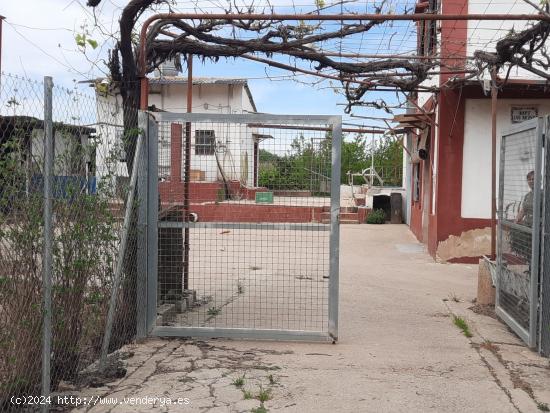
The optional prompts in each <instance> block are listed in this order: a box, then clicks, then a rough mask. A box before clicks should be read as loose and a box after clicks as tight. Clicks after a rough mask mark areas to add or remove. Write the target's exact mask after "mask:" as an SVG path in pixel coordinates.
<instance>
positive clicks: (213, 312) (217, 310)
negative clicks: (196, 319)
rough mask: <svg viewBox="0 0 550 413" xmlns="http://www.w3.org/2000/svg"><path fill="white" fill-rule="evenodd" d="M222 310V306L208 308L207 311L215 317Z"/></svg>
mask: <svg viewBox="0 0 550 413" xmlns="http://www.w3.org/2000/svg"><path fill="white" fill-rule="evenodd" d="M221 312H222V310H221V308H216V307H210V308H209V309H208V311H207V312H206V314H208V315H209V316H212V317H215V316H217V315H219V314H221Z"/></svg>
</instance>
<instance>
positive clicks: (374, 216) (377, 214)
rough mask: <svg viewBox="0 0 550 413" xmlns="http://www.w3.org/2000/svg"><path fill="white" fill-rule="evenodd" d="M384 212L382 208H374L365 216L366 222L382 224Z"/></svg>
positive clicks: (384, 220)
mask: <svg viewBox="0 0 550 413" xmlns="http://www.w3.org/2000/svg"><path fill="white" fill-rule="evenodd" d="M385 222H386V213H385V212H384V210H383V209H375V210H374V211H372V212H371V213H370V214H369V215H368V216H367V224H384V223H385Z"/></svg>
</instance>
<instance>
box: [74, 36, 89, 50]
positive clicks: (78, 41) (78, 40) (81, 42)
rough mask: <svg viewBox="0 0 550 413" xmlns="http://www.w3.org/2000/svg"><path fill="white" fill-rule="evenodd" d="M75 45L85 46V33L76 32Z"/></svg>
mask: <svg viewBox="0 0 550 413" xmlns="http://www.w3.org/2000/svg"><path fill="white" fill-rule="evenodd" d="M74 39H75V41H76V45H77V46H79V47H86V35H85V34H77V35H76V36H75V38H74Z"/></svg>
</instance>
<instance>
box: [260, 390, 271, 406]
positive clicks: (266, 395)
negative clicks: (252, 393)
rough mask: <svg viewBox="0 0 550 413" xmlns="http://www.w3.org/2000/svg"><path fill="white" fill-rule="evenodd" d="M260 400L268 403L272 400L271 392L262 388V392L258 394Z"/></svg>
mask: <svg viewBox="0 0 550 413" xmlns="http://www.w3.org/2000/svg"><path fill="white" fill-rule="evenodd" d="M257 398H258V400H259V401H260V402H262V403H263V402H266V401H268V400H269V399H271V392H270V391H269V389H262V388H261V387H260V391H259V392H258V396H257Z"/></svg>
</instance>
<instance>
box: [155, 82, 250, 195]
mask: <svg viewBox="0 0 550 413" xmlns="http://www.w3.org/2000/svg"><path fill="white" fill-rule="evenodd" d="M154 90H155V91H156V92H157V93H152V94H151V95H150V97H149V104H150V105H152V104H154V105H155V106H157V107H158V108H159V109H162V110H167V111H171V112H180V113H181V112H186V110H187V85H185V84H172V85H163V86H162V94H161V93H158V91H159V86H158V85H157V86H154ZM192 111H193V113H212V114H215V113H226V114H227V113H243V112H245V111H247V112H248V111H250V112H252V111H253V107H252V105H251V103H250V100H249V98H248V96H247V94H246V91H245V90H244V86H243V85H227V84H202V85H194V86H193V104H192ZM196 130H213V131H214V135H215V137H216V141H217V143H218V144H219V145H221V147H222V148H223V149H222V150H221V152H220V153H218V160H219V162H220V164H221V165H222V167H223V169H224V171H225V174H226V177H227V178H228V179H231V180H241V182H242V183H243V184H244V185H249V186H251V185H252V182H253V177H254V170H253V141H252V132H253V131H252V130H251V129H250V128H247V127H246V126H245V125H237V124H227V123H224V124H220V123H206V122H205V123H201V124H192V125H191V136H192V137H193V139H192V150H191V169H196V170H201V171H203V172H205V179H206V180H207V181H217V180H219V179H221V174H220V172H219V169H218V166H217V162H216V157H215V156H214V155H197V154H195V139H194V137H195V131H196ZM244 154H246V155H247V157H248V170H247V171H244V173H243V174H241V164H242V167H243V168H244V167H245V163H244V162H243V161H244V159H243V155H244ZM184 159H185V158H184V155H183V154H182V162H184ZM159 167H160V168H161V170H163V171H165V172H166V174H167V175H169V169H170V130H169V125H165V127H164V131H161V141H160V145H159ZM182 174H183V168H182ZM243 177H244V178H245V179H244V180H243V179H241V178H243ZM182 178H183V177H182Z"/></svg>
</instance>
